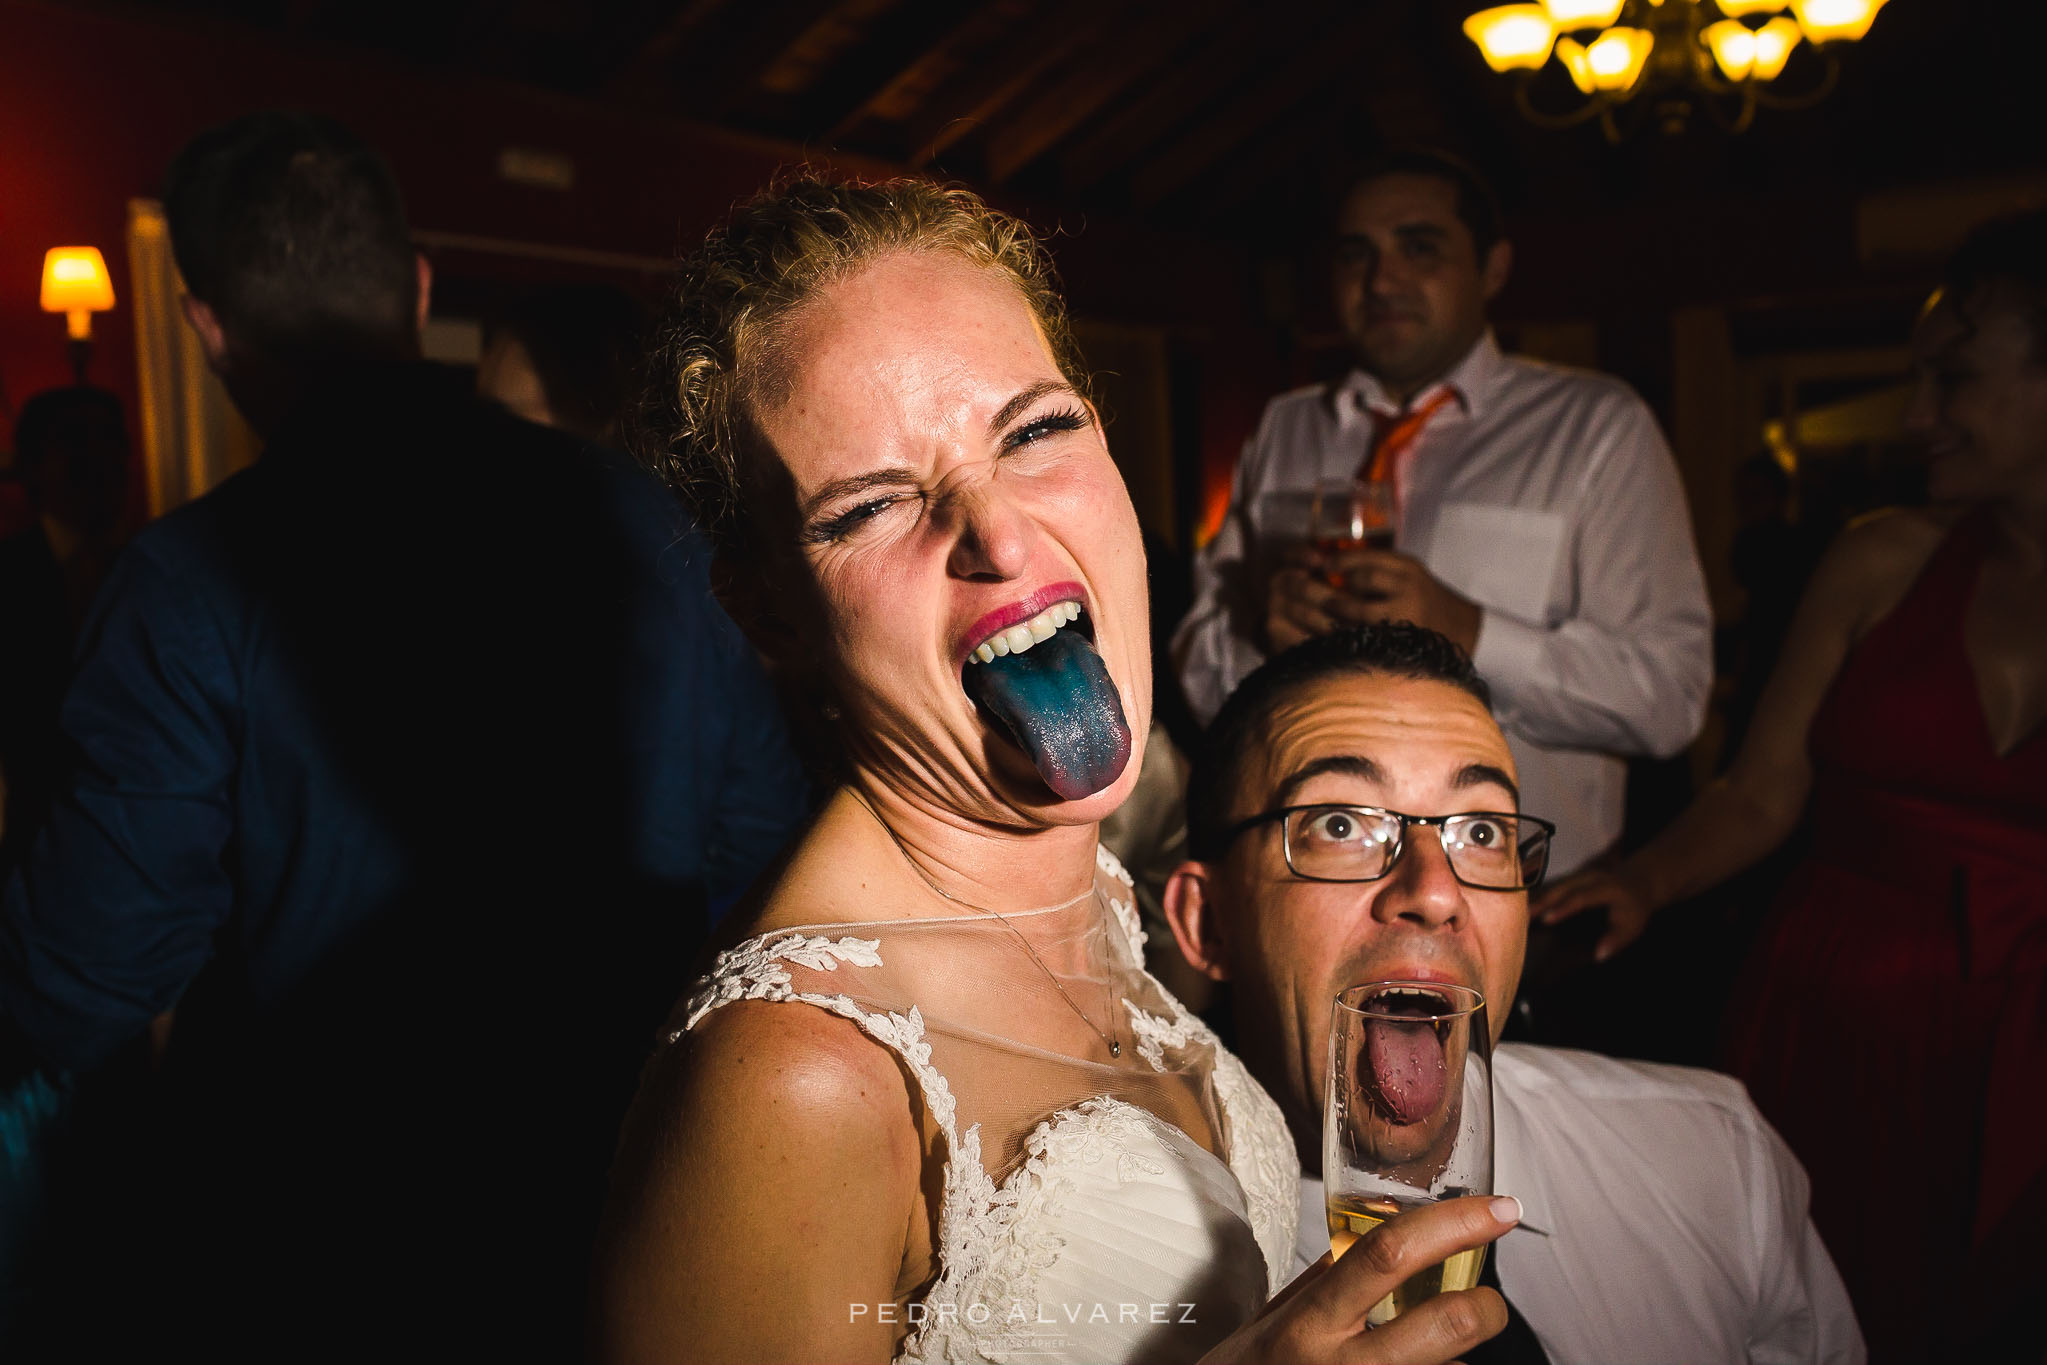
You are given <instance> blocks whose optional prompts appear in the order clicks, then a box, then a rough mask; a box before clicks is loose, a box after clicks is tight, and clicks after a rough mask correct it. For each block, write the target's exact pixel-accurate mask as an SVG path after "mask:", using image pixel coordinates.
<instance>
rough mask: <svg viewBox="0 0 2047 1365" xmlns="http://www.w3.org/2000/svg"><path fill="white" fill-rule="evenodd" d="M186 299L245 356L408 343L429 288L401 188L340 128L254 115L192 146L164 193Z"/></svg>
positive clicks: (308, 117) (304, 118)
mask: <svg viewBox="0 0 2047 1365" xmlns="http://www.w3.org/2000/svg"><path fill="white" fill-rule="evenodd" d="M164 216H165V218H167V219H168V220H169V223H170V232H171V251H172V253H173V254H174V255H175V256H176V257H177V262H178V270H179V272H180V273H181V274H183V276H184V278H185V287H186V288H187V289H189V290H190V291H191V292H192V294H193V296H194V297H195V298H197V299H199V300H200V301H201V302H203V303H205V304H206V305H207V306H208V307H209V308H211V309H212V310H213V313H214V316H215V317H217V318H218V319H219V320H220V324H221V326H222V328H223V329H224V330H225V331H226V332H227V333H228V334H229V335H230V336H231V337H232V338H233V339H234V341H235V342H236V344H237V345H238V346H240V347H242V348H244V349H246V350H248V351H251V352H256V353H262V354H268V355H273V356H288V355H293V354H304V355H313V356H317V355H324V354H332V353H337V352H338V353H351V352H364V351H369V352H377V351H383V350H388V349H390V348H391V347H392V346H393V345H394V344H397V345H399V346H400V347H404V346H406V345H409V344H410V341H411V338H412V329H413V324H414V318H415V310H416V308H417V305H418V297H419V281H418V275H417V273H416V267H415V265H414V260H413V247H412V234H411V230H410V229H409V228H408V227H407V226H406V222H405V204H404V200H403V198H402V197H401V196H400V194H399V192H398V181H397V179H396V177H394V176H393V175H392V173H391V168H390V166H388V165H387V164H385V161H384V159H383V157H381V156H379V155H378V154H377V153H376V151H375V150H374V149H372V148H371V147H370V146H369V145H368V144H366V143H364V142H363V141H362V140H361V139H359V138H357V137H356V136H355V135H354V134H353V133H351V132H349V131H348V130H347V129H346V128H344V127H342V126H341V125H340V124H338V123H336V122H335V121H334V120H332V119H328V118H322V117H320V116H319V115H316V114H294V113H279V112H267V113H259V114H248V115H245V116H244V117H242V118H238V119H235V120H234V121H233V122H231V123H226V124H223V125H221V126H220V127H218V128H214V129H212V130H210V131H208V132H205V133H201V134H200V135H199V136H198V137H197V138H194V139H193V140H192V141H191V142H190V143H189V144H187V145H186V147H185V148H184V150H183V151H181V152H179V153H178V155H177V157H176V158H175V159H174V160H173V161H172V162H171V166H170V170H169V172H168V173H167V175H166V177H165V184H164Z"/></svg>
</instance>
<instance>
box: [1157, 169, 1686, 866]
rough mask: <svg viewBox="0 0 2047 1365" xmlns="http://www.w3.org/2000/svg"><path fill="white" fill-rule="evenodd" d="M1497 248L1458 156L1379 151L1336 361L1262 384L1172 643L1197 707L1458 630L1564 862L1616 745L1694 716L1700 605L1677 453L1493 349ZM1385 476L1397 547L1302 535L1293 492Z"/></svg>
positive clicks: (1653, 749)
mask: <svg viewBox="0 0 2047 1365" xmlns="http://www.w3.org/2000/svg"><path fill="white" fill-rule="evenodd" d="M1511 256H1512V253H1511V249H1510V247H1509V244H1508V243H1507V242H1506V241H1505V240H1504V239H1503V238H1502V237H1501V235H1500V221H1499V214H1498V210H1497V208H1496V207H1495V205H1494V202H1493V199H1492V195H1491V193H1490V192H1489V191H1488V190H1487V188H1486V187H1485V186H1484V184H1483V183H1482V182H1481V181H1480V180H1479V179H1478V177H1477V174H1476V172H1474V171H1472V170H1471V169H1470V168H1469V167H1468V166H1466V165H1465V164H1464V163H1463V162H1461V161H1458V160H1456V159H1455V158H1452V157H1449V156H1446V155H1443V154H1440V153H1436V152H1427V151H1417V152H1406V153H1399V154H1395V155H1391V156H1389V157H1387V158H1386V159H1384V160H1383V161H1380V162H1378V163H1375V164H1373V165H1371V166H1369V167H1367V168H1366V169H1365V170H1364V171H1363V172H1362V173H1361V174H1359V175H1358V176H1357V177H1356V178H1355V179H1354V180H1353V181H1352V184H1351V188H1350V191H1349V193H1348V194H1347V195H1346V196H1345V197H1344V199H1343V204H1342V209H1341V212H1340V214H1339V217H1338V222H1337V243H1336V267H1335V294H1336V308H1337V313H1338V316H1339V317H1340V319H1341V320H1342V323H1343V326H1344V329H1345V331H1346V333H1347V334H1348V335H1349V338H1350V341H1351V343H1352V346H1353V347H1354V349H1355V351H1356V355H1357V366H1356V368H1355V369H1353V370H1352V371H1351V372H1350V373H1349V374H1348V375H1347V376H1346V377H1345V378H1344V379H1343V380H1341V381H1340V382H1338V383H1335V384H1331V385H1318V386H1315V387H1313V388H1307V389H1301V390H1298V391H1296V392H1293V393H1289V394H1285V395H1283V396H1281V397H1279V398H1276V399H1274V400H1273V401H1272V403H1271V404H1270V405H1269V406H1268V407H1267V408H1266V410H1265V416H1264V418H1263V420H1262V421H1261V422H1260V423H1259V426H1258V430H1257V432H1256V434H1254V435H1253V436H1252V438H1251V442H1250V444H1249V445H1248V446H1247V447H1246V448H1245V450H1244V455H1243V459H1242V461H1241V463H1240V464H1239V465H1238V467H1237V474H1236V485H1235V488H1234V490H1233V492H1232V496H1231V501H1230V511H1229V516H1228V519H1227V520H1226V521H1225V522H1224V524H1223V528H1222V530H1221V532H1220V533H1219V534H1218V535H1217V536H1216V538H1215V540H1214V541H1213V542H1212V543H1211V544H1210V545H1209V547H1208V548H1207V550H1206V551H1204V552H1203V554H1202V556H1201V558H1200V560H1199V561H1198V562H1197V565H1196V569H1195V575H1196V582H1195V589H1196V600H1195V604H1194V607H1193V610H1192V611H1191V612H1190V613H1189V614H1188V616H1187V619H1186V620H1185V621H1184V622H1183V623H1182V625H1181V627H1180V631H1179V634H1178V636H1177V637H1176V639H1175V641H1174V646H1175V648H1174V653H1175V657H1176V659H1177V661H1178V665H1179V670H1180V681H1181V683H1182V685H1183V686H1184V687H1185V689H1186V692H1187V698H1188V701H1189V703H1190V704H1191V705H1192V706H1193V708H1194V710H1195V712H1196V714H1197V715H1198V716H1200V717H1201V718H1202V719H1204V720H1206V719H1207V718H1209V717H1211V716H1213V715H1214V714H1215V712H1216V710H1217V709H1218V708H1219V707H1220V706H1221V705H1222V700H1223V698H1224V697H1226V696H1228V695H1229V693H1230V690H1231V689H1232V688H1233V687H1234V686H1235V685H1236V684H1237V683H1238V682H1239V681H1240V680H1242V679H1243V678H1244V677H1245V675H1247V674H1248V673H1250V672H1251V670H1252V669H1253V668H1255V667H1256V666H1257V665H1258V663H1259V662H1260V661H1261V660H1262V659H1264V657H1265V656H1266V654H1267V653H1268V652H1270V651H1274V650H1279V649H1284V648H1286V647H1288V646H1289V645H1293V644H1296V643H1299V642H1300V641H1302V640H1305V639H1309V638H1311V637H1313V636H1316V635H1322V634H1326V633H1327V632H1329V631H1331V630H1334V629H1336V628H1338V627H1340V626H1343V625H1348V624H1355V623H1361V622H1371V621H1387V620H1407V621H1413V622H1416V623H1417V624H1420V625H1424V626H1428V627H1430V628H1431V629H1434V630H1437V631H1440V632H1441V633H1443V634H1444V635H1447V636H1449V637H1450V638H1451V639H1452V640H1454V641H1456V642H1457V644H1458V645H1459V646H1461V647H1462V648H1464V649H1466V650H1467V651H1470V652H1471V653H1472V654H1473V656H1474V659H1475V662H1476V663H1477V665H1478V669H1479V672H1480V673H1481V674H1483V675H1484V676H1485V678H1486V681H1487V682H1488V683H1489V684H1490V685H1491V687H1492V689H1493V696H1494V698H1495V700H1496V703H1497V705H1498V708H1499V718H1500V725H1501V728H1502V729H1503V730H1505V732H1506V735H1507V740H1508V743H1509V744H1510V745H1511V746H1512V748H1513V751H1514V758H1515V762H1516V765H1517V766H1518V767H1519V769H1520V772H1521V779H1522V787H1523V793H1524V795H1525V796H1526V798H1527V800H1528V802H1529V804H1530V806H1531V807H1532V808H1534V809H1538V810H1542V811H1545V812H1547V813H1549V814H1550V815H1551V816H1552V817H1553V818H1554V819H1555V820H1556V821H1557V823H1558V825H1559V828H1560V830H1561V831H1562V832H1561V833H1560V834H1559V835H1558V839H1557V847H1556V850H1555V857H1556V864H1557V866H1558V867H1559V869H1561V870H1569V869H1570V868H1573V867H1576V866H1578V865H1580V864H1581V863H1583V862H1585V861H1586V860H1587V859H1589V858H1591V857H1592V856H1594V855H1595V854H1597V853H1599V852H1601V851H1602V850H1604V849H1605V848H1607V847H1608V846H1609V845H1611V844H1612V843H1613V842H1614V840H1615V839H1616V838H1617V837H1618V836H1619V834H1620V830H1621V820H1622V813H1623V809H1624V804H1625V787H1626V772H1627V770H1626V765H1625V763H1624V762H1623V759H1622V757H1621V756H1623V755H1632V754H1656V755H1659V756H1662V755H1669V754H1673V753H1676V752H1677V751H1679V750H1681V749H1682V748H1684V746H1685V745H1687V744H1689V743H1690V742H1691V740H1692V738H1693V736H1694V735H1696V734H1697V733H1698V730H1699V726H1700V724H1701V722H1702V720H1703V719H1704V715H1705V705H1706V695H1707V692H1708V690H1709V688H1710V686H1711V683H1712V659H1711V626H1712V617H1711V612H1710V611H1709V609H1708V606H1707V602H1706V591H1705V583H1704V579H1703V577H1702V575H1701V573H1700V570H1699V561H1698V555H1697V552H1696V551H1695V550H1694V549H1693V546H1692V533H1691V523H1690V520H1689V518H1688V516H1687V514H1686V509H1685V500H1684V490H1683V488H1682V486H1681V485H1680V483H1679V481H1678V473H1677V467H1676V465H1675V464H1674V463H1673V461H1672V460H1671V456H1670V451H1669V449H1668V448H1667V447H1666V446H1665V445H1664V442H1663V437H1662V435H1661V433H1659V432H1658V431H1657V429H1656V422H1655V419H1654V418H1653V417H1652V416H1651V415H1650V413H1649V410H1648V408H1647V407H1645V406H1644V405H1643V403H1642V401H1641V400H1640V399H1639V398H1637V397H1636V396H1635V395H1634V394H1633V393H1632V392H1631V391H1630V390H1629V389H1628V388H1627V387H1626V386H1625V385H1624V384H1622V383H1620V382H1619V381H1618V380H1615V379H1611V378H1608V377H1605V376H1602V375H1595V374H1589V373H1584V372H1580V371H1574V370H1566V369H1561V368H1558V367H1555V366H1550V365H1543V364H1538V363H1536V362H1533V361H1529V360H1523V359H1520V358H1518V357H1513V356H1507V355H1503V354H1502V353H1501V352H1500V349H1499V347H1498V345H1497V344H1496V343H1495V342H1494V340H1493V336H1492V333H1491V332H1490V331H1489V330H1488V328H1487V326H1486V304H1487V302H1488V300H1490V299H1491V298H1492V297H1493V296H1494V295H1495V294H1496V293H1498V292H1499V290H1500V288H1501V286H1502V285H1504V284H1505V283H1506V280H1507V272H1508V268H1509V265H1510V263H1511ZM1353 479H1356V480H1364V481H1368V482H1372V483H1375V484H1383V485H1390V500H1391V502H1392V503H1393V506H1394V520H1395V522H1396V523H1397V526H1398V538H1397V541H1396V544H1397V547H1398V548H1397V549H1394V548H1366V549H1343V550H1336V551H1332V552H1317V551H1314V550H1312V549H1310V548H1309V547H1308V546H1307V545H1306V544H1304V543H1303V533H1302V530H1301V528H1300V527H1298V526H1288V525H1282V524H1280V522H1279V520H1278V519H1277V516H1276V515H1273V514H1271V509H1274V508H1275V507H1276V506H1278V505H1279V504H1280V503H1282V502H1284V501H1285V500H1286V498H1287V497H1288V495H1294V496H1295V497H1298V496H1299V495H1300V494H1302V493H1304V492H1306V491H1309V490H1313V489H1316V488H1317V487H1318V486H1326V485H1327V484H1329V483H1332V482H1333V483H1335V484H1337V485H1339V486H1341V485H1343V484H1345V483H1347V482H1349V481H1351V480H1353Z"/></svg>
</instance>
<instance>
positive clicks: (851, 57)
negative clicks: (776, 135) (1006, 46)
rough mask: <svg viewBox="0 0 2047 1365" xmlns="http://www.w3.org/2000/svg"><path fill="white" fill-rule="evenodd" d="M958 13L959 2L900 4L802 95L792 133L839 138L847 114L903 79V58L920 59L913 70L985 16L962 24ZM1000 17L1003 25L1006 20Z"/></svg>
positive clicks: (903, 0)
mask: <svg viewBox="0 0 2047 1365" xmlns="http://www.w3.org/2000/svg"><path fill="white" fill-rule="evenodd" d="M993 8H995V9H997V10H998V11H999V10H1000V8H1001V7H1000V6H996V7H993ZM960 9H961V6H960V4H959V0H898V3H895V4H894V5H892V6H891V7H890V9H889V10H888V11H887V13H885V14H883V15H880V16H878V17H877V18H876V19H875V21H874V22H873V23H872V24H871V25H870V26H869V28H868V30H867V32H866V33H865V34H863V35H862V36H861V38H860V40H859V41H858V42H857V43H854V44H851V45H849V46H848V47H847V48H846V49H845V51H844V52H842V53H841V54H840V57H839V60H837V61H836V62H834V63H832V64H831V65H830V66H829V67H826V68H825V69H823V70H821V71H820V72H818V73H817V76H816V78H815V79H814V80H813V81H812V82H811V84H810V86H809V88H807V89H806V90H804V91H802V92H801V93H800V94H799V96H798V97H797V99H796V101H795V103H794V105H793V107H792V109H791V111H790V115H789V123H790V127H791V129H792V130H800V131H801V132H803V133H805V134H808V135H810V136H815V135H816V133H817V131H818V130H819V129H830V130H832V132H833V133H834V134H839V133H840V130H841V129H842V128H843V127H844V126H845V125H846V123H847V121H848V120H847V115H848V112H849V111H852V110H857V109H861V108H864V107H865V106H866V105H867V104H868V102H869V101H870V100H871V99H872V98H873V97H874V95H875V94H876V92H877V91H880V90H884V89H887V88H889V87H890V86H892V85H893V84H894V82H895V81H896V79H897V78H898V77H899V76H901V75H902V74H903V73H904V70H905V66H904V56H905V54H907V53H915V54H916V56H915V57H914V58H912V59H911V63H910V64H911V66H915V65H916V64H918V63H920V62H922V61H923V60H924V59H925V58H926V57H927V56H928V55H929V54H930V53H931V52H932V50H933V48H934V47H935V46H943V45H945V44H949V43H951V42H953V41H954V39H955V38H957V37H958V35H959V34H960V30H961V29H962V28H963V27H967V26H970V25H972V24H974V22H975V21H976V20H979V19H981V18H982V16H983V15H985V14H986V13H987V10H986V9H981V8H976V9H975V10H974V12H973V13H972V14H970V15H969V16H968V18H967V20H966V21H965V22H964V23H963V22H962V21H961V19H960ZM996 17H997V21H998V23H1001V21H1002V16H1001V15H1000V14H998V15H997V16H996ZM1006 26H1007V25H1006V23H1001V27H997V26H995V25H989V26H987V30H986V31H989V32H992V33H996V34H999V33H1000V32H1002V31H1003V29H1004V28H1006ZM934 34H938V35H941V37H940V39H939V43H938V44H933V43H932V41H931V39H932V35H934ZM955 50H957V49H955ZM833 140H836V138H834V139H833Z"/></svg>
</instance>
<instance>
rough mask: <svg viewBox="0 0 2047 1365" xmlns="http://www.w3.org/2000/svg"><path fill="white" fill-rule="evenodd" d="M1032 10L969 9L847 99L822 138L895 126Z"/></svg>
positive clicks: (1015, 6) (1027, 6) (1025, 1)
mask: <svg viewBox="0 0 2047 1365" xmlns="http://www.w3.org/2000/svg"><path fill="white" fill-rule="evenodd" d="M1034 7H1035V6H1034V3H1033V0H995V3H993V4H986V5H976V6H973V7H972V8H970V9H969V10H968V12H967V14H966V17H964V18H963V19H961V20H960V21H959V22H958V23H957V24H954V25H953V26H952V27H951V28H950V29H948V30H946V32H945V33H944V34H943V35H942V36H940V37H939V38H938V40H937V41H935V42H932V43H927V44H926V45H925V46H924V47H923V48H921V49H920V50H919V51H918V53H917V55H916V56H915V57H914V58H912V59H911V60H910V61H909V62H908V63H906V64H905V63H898V64H897V68H896V70H894V71H892V72H890V73H889V74H888V76H887V78H886V79H884V80H881V81H879V82H878V83H876V85H875V86H874V88H873V89H871V90H868V91H865V92H863V93H862V94H861V95H860V96H859V97H858V98H857V99H855V100H853V101H851V102H850V103H849V106H848V107H847V108H846V110H845V111H844V112H843V113H841V114H840V115H839V116H838V118H837V119H836V120H835V121H834V122H833V123H832V125H831V131H830V132H828V133H827V134H826V135H825V137H826V140H827V141H830V142H838V141H840V140H842V139H844V138H846V137H848V136H850V135H851V134H853V133H854V132H856V131H858V130H859V129H860V127H861V126H862V125H863V124H865V123H867V122H868V121H869V120H875V121H878V122H900V121H901V120H902V119H903V118H904V117H905V116H906V115H907V114H909V113H910V111H912V110H914V109H915V108H917V106H919V105H920V104H922V103H923V101H924V100H925V99H926V98H927V97H928V96H929V95H930V94H931V92H932V91H933V90H935V89H936V88H938V86H940V85H942V84H943V83H944V82H945V81H946V79H947V78H949V77H950V76H951V75H952V74H953V73H954V72H956V71H959V70H961V69H962V68H964V67H965V66H967V65H968V64H970V63H971V62H972V61H974V60H975V59H977V58H978V57H979V55H980V54H981V53H982V52H984V51H986V50H988V49H990V48H992V47H994V46H995V45H996V43H997V42H998V41H999V40H1000V39H1001V38H1002V36H1003V35H1004V34H1006V33H1008V32H1009V31H1010V29H1012V28H1013V27H1015V26H1016V24H1018V23H1019V22H1020V21H1022V20H1023V19H1025V18H1027V17H1028V16H1029V15H1030V13H1031V11H1032V9H1033V8H1034Z"/></svg>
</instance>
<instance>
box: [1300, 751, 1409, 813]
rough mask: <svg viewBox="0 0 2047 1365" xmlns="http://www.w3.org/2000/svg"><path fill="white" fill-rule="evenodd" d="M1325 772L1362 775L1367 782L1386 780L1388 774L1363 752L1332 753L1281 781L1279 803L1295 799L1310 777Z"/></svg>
mask: <svg viewBox="0 0 2047 1365" xmlns="http://www.w3.org/2000/svg"><path fill="white" fill-rule="evenodd" d="M1324 773H1346V774H1348V775H1349V776H1351V777H1362V778H1363V779H1365V781H1367V782H1383V781H1385V780H1386V774H1385V772H1384V771H1383V770H1382V769H1381V768H1380V767H1379V765H1378V764H1376V763H1374V762H1372V760H1371V759H1369V758H1366V757H1364V756H1363V755H1361V754H1332V755H1331V756H1329V757H1328V758H1318V759H1316V760H1315V761H1314V762H1312V763H1308V764H1305V765H1303V766H1302V767H1301V768H1299V769H1297V770H1296V771H1295V772H1294V773H1293V775H1292V776H1290V777H1288V778H1287V780H1286V781H1284V782H1282V783H1280V784H1279V791H1278V793H1277V794H1276V799H1277V800H1278V802H1279V804H1280V805H1282V806H1284V805H1286V804H1287V803H1288V802H1289V801H1291V800H1293V796H1294V793H1295V792H1297V791H1299V790H1300V789H1301V788H1302V787H1305V786H1306V785H1308V781H1309V779H1311V778H1316V777H1320V776H1322V774H1324Z"/></svg>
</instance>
